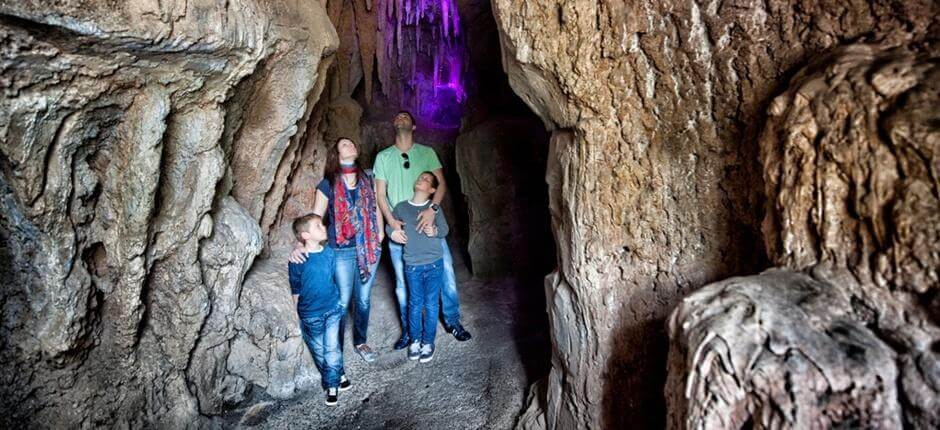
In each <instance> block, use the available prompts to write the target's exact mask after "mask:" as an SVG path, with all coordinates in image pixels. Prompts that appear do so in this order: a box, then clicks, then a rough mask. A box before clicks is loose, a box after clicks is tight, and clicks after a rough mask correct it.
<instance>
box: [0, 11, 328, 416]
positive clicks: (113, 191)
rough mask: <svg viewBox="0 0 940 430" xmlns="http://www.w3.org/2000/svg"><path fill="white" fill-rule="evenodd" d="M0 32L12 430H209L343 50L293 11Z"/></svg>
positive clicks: (26, 23) (120, 14) (90, 20)
mask: <svg viewBox="0 0 940 430" xmlns="http://www.w3.org/2000/svg"><path fill="white" fill-rule="evenodd" d="M0 18H2V20H0V39H2V40H3V42H0V45H2V50H0V51H2V52H0V63H2V68H0V70H2V71H0V88H2V91H3V93H2V94H3V95H2V98H0V136H2V138H0V172H2V175H0V205H2V208H3V210H2V212H0V225H3V227H4V229H3V230H4V232H3V233H2V235H0V238H2V244H0V248H2V249H3V252H2V253H0V256H2V258H0V260H2V263H0V271H2V273H0V275H2V278H3V279H4V280H5V281H6V282H4V284H5V285H4V286H3V289H2V298H0V303H2V309H3V315H4V317H3V320H2V325H0V334H2V336H0V338H2V345H3V348H2V353H0V354H2V361H3V363H4V366H3V369H2V370H0V385H2V388H0V398H2V400H0V402H2V406H3V410H4V411H6V412H7V413H5V414H3V416H2V418H0V426H4V427H10V426H14V425H15V426H24V425H26V426H38V427H92V426H119V427H120V426H124V427H131V426H133V427H140V426H145V425H147V424H150V425H153V424H154V423H161V425H165V426H168V427H180V428H182V427H197V426H202V425H205V424H207V423H208V420H207V418H206V416H205V415H203V414H206V415H210V414H214V413H217V412H219V411H220V407H221V406H222V405H224V404H225V403H226V402H229V401H237V399H238V398H239V396H240V395H241V393H242V392H243V390H244V389H245V386H244V381H242V380H241V379H239V378H240V377H238V376H237V375H236V376H233V375H231V374H230V373H229V372H228V369H227V366H226V363H227V360H226V358H227V357H226V355H227V354H228V353H227V352H226V351H227V348H228V347H227V342H228V339H230V338H231V336H232V333H233V332H232V321H231V314H232V313H233V312H235V313H237V312H236V311H235V310H234V306H235V305H236V304H237V303H238V302H237V297H238V292H239V290H240V284H241V278H242V277H243V276H244V274H245V272H246V271H247V270H248V268H249V267H250V266H251V263H252V260H253V258H254V256H255V255H256V254H257V253H258V251H259V249H260V242H259V240H260V234H261V233H262V232H264V231H266V229H267V228H268V225H269V224H270V222H269V221H266V220H269V219H275V218H276V216H275V215H276V213H277V212H278V211H279V210H280V207H281V202H282V197H283V188H284V185H285V183H286V181H285V178H286V177H287V176H289V173H290V168H291V166H292V165H293V164H292V163H291V161H292V160H291V159H290V155H292V154H293V153H294V152H299V150H297V151H293V152H292V151H290V149H291V148H299V147H301V146H303V144H304V143H305V141H302V140H301V139H300V136H299V135H298V130H299V129H300V127H302V126H303V125H304V124H305V119H306V116H307V115H309V113H310V111H311V110H312V107H313V106H314V102H315V101H316V100H317V97H318V96H319V94H320V90H321V89H322V88H323V86H324V79H325V76H323V75H324V73H322V72H323V71H324V70H325V67H326V66H327V65H328V63H329V62H328V61H323V59H324V57H328V56H329V55H330V54H331V53H332V52H333V50H335V48H336V44H337V37H336V33H335V30H334V29H333V28H332V26H331V25H330V23H329V21H328V19H327V18H326V14H325V11H324V9H323V7H322V5H321V4H320V3H319V2H303V3H297V2H286V1H281V0H274V1H267V0H265V1H255V0H233V1H230V2H226V3H219V2H216V1H213V0H190V1H187V2H161V1H152V0H135V1H130V2H117V3H115V2H106V1H94V0H83V1H75V2H58V3H54V4H50V3H49V2H43V1H34V0H25V1H15V2H14V1H5V2H0ZM229 194H231V195H232V196H234V199H235V200H232V198H230V197H228V196H229ZM236 200H237V201H238V202H239V204H236V203H235V201H236ZM239 206H243V207H244V209H242V208H241V207H239ZM245 210H247V212H246V211H245ZM259 224H260V227H259ZM216 228H218V229H220V231H218V232H215V233H216V234H213V233H214V230H215V229H216ZM230 229H231V230H230ZM233 231H237V233H233ZM277 311H281V310H277ZM206 330H209V331H211V332H207V331H206ZM197 356H198V360H197V359H195V357H197ZM192 363H195V364H194V365H191V364H192Z"/></svg>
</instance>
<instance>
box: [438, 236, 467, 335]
mask: <svg viewBox="0 0 940 430" xmlns="http://www.w3.org/2000/svg"><path fill="white" fill-rule="evenodd" d="M441 247H442V248H443V251H444V258H443V261H444V272H443V274H442V279H441V282H442V283H441V304H442V306H441V308H442V309H443V311H444V327H445V328H446V329H447V332H448V333H451V334H453V335H454V337H455V338H457V340H459V341H461V342H463V341H465V340H470V337H471V336H470V332H468V331H467V330H466V329H464V328H463V325H461V324H460V297H458V296H457V277H456V276H455V275H454V258H453V256H451V254H450V247H449V246H447V239H445V238H441Z"/></svg>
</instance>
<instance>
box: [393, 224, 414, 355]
mask: <svg viewBox="0 0 940 430" xmlns="http://www.w3.org/2000/svg"><path fill="white" fill-rule="evenodd" d="M403 252H404V248H403V247H402V246H401V245H400V244H397V243H395V242H394V241H392V240H391V239H389V241H388V256H389V258H390V259H391V260H392V268H393V269H395V297H396V298H397V299H398V317H399V318H400V321H401V338H400V339H398V342H395V349H402V348H405V347H407V346H408V345H409V344H410V343H411V342H409V339H408V289H407V287H406V286H405V260H404V258H403Z"/></svg>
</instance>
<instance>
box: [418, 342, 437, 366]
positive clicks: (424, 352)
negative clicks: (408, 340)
mask: <svg viewBox="0 0 940 430" xmlns="http://www.w3.org/2000/svg"><path fill="white" fill-rule="evenodd" d="M432 358H434V344H425V345H421V359H420V360H418V361H419V362H421V363H427V362H429V361H431V359H432Z"/></svg>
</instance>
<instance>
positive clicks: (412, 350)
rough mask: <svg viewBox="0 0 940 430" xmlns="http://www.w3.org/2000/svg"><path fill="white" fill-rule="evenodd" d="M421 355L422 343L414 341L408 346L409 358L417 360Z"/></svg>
mask: <svg viewBox="0 0 940 430" xmlns="http://www.w3.org/2000/svg"><path fill="white" fill-rule="evenodd" d="M419 357H421V344H420V343H418V342H415V343H412V344H411V345H410V346H409V347H408V359H409V360H417V359H418V358H419Z"/></svg>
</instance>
